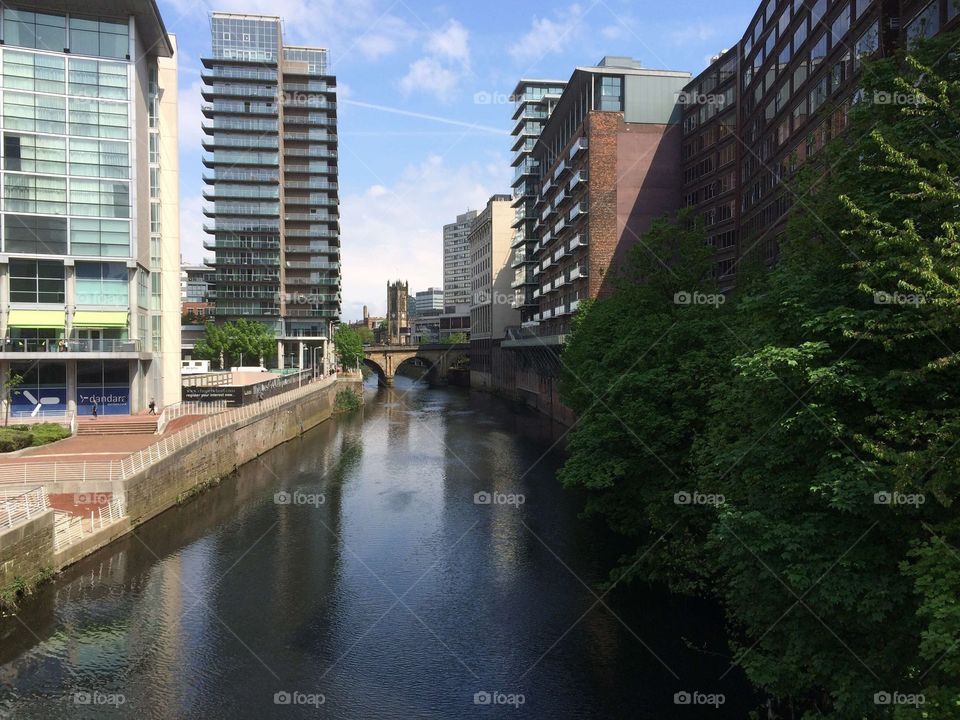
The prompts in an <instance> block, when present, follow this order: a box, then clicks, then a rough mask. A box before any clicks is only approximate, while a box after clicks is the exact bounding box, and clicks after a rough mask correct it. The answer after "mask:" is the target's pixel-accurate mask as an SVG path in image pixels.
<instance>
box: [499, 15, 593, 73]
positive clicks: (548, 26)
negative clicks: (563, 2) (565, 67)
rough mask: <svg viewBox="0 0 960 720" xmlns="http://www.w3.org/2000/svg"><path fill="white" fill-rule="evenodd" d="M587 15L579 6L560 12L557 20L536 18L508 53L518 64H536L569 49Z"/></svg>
mask: <svg viewBox="0 0 960 720" xmlns="http://www.w3.org/2000/svg"><path fill="white" fill-rule="evenodd" d="M585 15H586V13H585V12H584V10H583V8H582V7H580V6H579V5H571V6H570V7H569V8H567V9H566V10H562V11H560V12H559V13H558V14H557V15H556V18H555V19H550V18H541V17H534V18H533V21H532V22H531V24H530V30H529V31H527V33H526V34H525V35H523V37H521V38H520V39H519V40H518V41H517V42H516V43H514V44H513V45H511V46H510V48H509V50H508V51H507V52H509V53H510V56H511V57H512V58H513V59H514V60H516V61H518V62H532V63H533V64H536V63H537V62H539V61H540V60H541V59H543V58H544V57H545V56H547V55H550V54H551V53H557V52H560V51H562V50H564V49H569V47H570V41H571V39H572V38H573V36H574V34H575V33H576V31H577V30H578V28H579V26H580V25H581V23H582V21H583V18H584V16H585Z"/></svg>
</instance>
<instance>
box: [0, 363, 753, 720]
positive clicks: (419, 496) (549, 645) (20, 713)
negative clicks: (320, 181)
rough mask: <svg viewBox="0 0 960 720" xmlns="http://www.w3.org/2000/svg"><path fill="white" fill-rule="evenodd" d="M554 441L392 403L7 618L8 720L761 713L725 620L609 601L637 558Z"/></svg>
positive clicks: (522, 425) (645, 602)
mask: <svg viewBox="0 0 960 720" xmlns="http://www.w3.org/2000/svg"><path fill="white" fill-rule="evenodd" d="M548 430H549V429H548V428H544V427H543V421H542V420H540V419H538V418H537V417H535V416H518V415H514V414H512V413H511V412H509V411H508V410H507V409H506V408H505V407H504V406H503V405H502V404H500V403H499V402H498V401H496V400H491V399H488V398H485V397H483V396H480V395H477V394H472V395H471V394H467V393H466V392H462V391H456V390H445V389H430V388H427V387H424V386H422V385H419V384H413V383H411V382H410V381H409V380H406V379H403V378H398V380H397V386H396V387H395V388H392V389H382V390H373V389H368V390H367V405H366V407H365V409H364V410H363V411H362V412H358V413H356V414H355V415H354V416H351V417H347V418H340V419H337V420H335V421H332V422H328V423H325V424H324V425H322V426H321V427H318V428H316V429H315V430H313V431H311V432H309V433H307V434H306V435H304V436H303V437H301V438H299V439H297V440H294V441H292V442H290V443H288V444H286V445H284V446H283V447H280V448H277V449H276V450H274V451H272V452H270V453H268V454H267V455H265V456H263V458H261V460H259V461H255V462H252V463H250V464H249V465H247V466H245V467H244V468H242V469H241V471H240V472H239V473H238V474H237V475H236V476H235V477H232V478H229V479H228V480H225V481H224V482H223V483H222V484H221V485H220V486H219V487H217V488H215V489H213V490H211V491H210V492H207V493H205V494H204V495H202V496H200V497H198V498H196V499H195V500H194V501H192V502H190V503H189V504H187V505H185V506H183V507H180V508H176V509H174V510H171V511H170V512H167V513H165V514H164V515H162V516H161V517H159V518H157V519H156V520H154V521H152V522H150V523H148V524H147V525H145V526H143V527H141V528H139V529H138V530H137V532H136V533H135V534H134V535H132V536H130V537H127V538H124V539H122V540H121V541H119V542H117V543H115V544H113V545H111V546H110V547H109V548H106V549H104V550H102V551H100V552H99V553H97V554H96V555H94V556H92V557H90V558H87V559H86V560H84V561H82V562H81V563H79V564H77V565H76V566H74V567H72V568H69V569H68V570H67V571H66V572H64V573H63V575H62V576H61V577H60V578H58V579H57V580H56V581H55V582H54V583H51V584H48V585H47V586H45V587H43V588H42V589H41V590H40V591H38V593H37V594H36V595H34V596H33V597H32V598H30V599H28V601H27V602H26V603H25V604H24V607H23V609H22V610H21V612H20V613H19V614H18V615H17V616H16V617H8V618H5V619H3V620H2V621H0V718H16V719H17V720H19V719H21V718H23V719H30V718H43V719H44V720H48V719H56V718H100V717H104V718H110V717H115V718H136V719H137V720H147V719H149V718H157V719H161V718H162V719H164V720H166V719H167V718H203V719H210V720H216V719H219V718H223V719H224V720H234V719H236V718H274V717H277V718H287V717H289V718H301V717H317V718H344V719H346V718H350V719H353V718H358V719H367V718H370V719H372V720H380V719H383V720H386V719H388V718H389V719H393V718H397V719H401V718H468V717H505V718H658V719H660V718H664V719H670V718H699V717H703V718H745V717H746V715H747V710H748V708H750V707H752V706H753V699H752V697H751V696H750V694H749V692H748V691H747V690H746V689H745V686H744V682H743V679H742V676H741V675H740V674H739V673H738V672H733V673H730V674H729V675H728V676H727V677H726V678H725V679H724V680H723V681H721V680H719V678H720V676H721V675H722V674H723V673H724V672H725V671H726V669H727V667H728V662H727V660H725V659H724V657H725V654H726V649H725V646H724V643H723V633H722V628H721V627H720V623H719V615H718V613H717V612H716V610H715V609H714V608H711V607H710V606H709V605H707V604H704V603H701V602H698V601H693V600H689V599H685V598H679V597H675V596H671V595H669V594H667V593H665V592H664V591H662V590H659V589H651V588H642V587H631V588H627V589H620V588H617V589H615V590H614V591H613V592H612V593H611V594H609V595H606V596H603V595H602V591H597V590H595V588H596V586H597V584H598V583H599V582H601V581H602V580H603V579H604V577H605V575H606V571H607V569H608V567H609V565H610V563H611V562H612V561H613V559H614V557H615V554H614V550H613V549H612V548H611V547H610V543H609V539H608V538H607V537H606V535H605V533H604V532H602V530H601V529H599V528H598V527H596V526H595V525H592V524H589V523H586V522H584V521H582V520H580V519H579V518H578V512H579V510H580V508H581V506H582V499H581V498H579V497H577V496H575V495H573V494H570V493H568V492H565V491H564V490H563V489H562V488H561V487H560V486H559V483H558V482H557V480H556V472H557V469H558V467H559V465H560V463H561V462H562V456H561V455H560V453H559V451H557V450H553V451H550V446H551V444H552V441H551V439H550V437H549V432H547V431H548ZM284 492H286V493H290V494H291V495H289V496H288V495H282V494H281V495H278V494H279V493H284ZM483 492H488V493H492V492H496V493H500V494H501V495H499V496H498V499H499V500H501V501H517V502H518V501H519V497H517V496H518V495H520V494H522V495H523V496H524V498H523V500H524V502H523V504H521V505H517V504H489V505H485V504H477V503H476V502H475V494H476V493H483ZM297 493H298V494H297ZM286 500H291V501H290V502H288V503H284V501H286ZM594 592H595V593H596V595H595V594H594ZM598 597H601V598H602V602H598ZM691 646H693V647H698V648H702V650H701V651H694V650H691V649H689V648H690V647H691ZM680 690H687V691H691V692H692V691H699V692H702V693H718V692H719V693H724V694H725V696H726V697H725V703H724V704H723V705H722V706H721V707H719V708H713V707H709V706H704V705H699V706H683V705H677V704H675V702H674V693H676V692H678V691H680ZM278 693H280V694H279V695H278ZM283 693H287V694H286V695H285V694H283ZM478 693H481V694H480V695H477V694H478ZM483 693H490V695H484V694H483ZM521 696H522V697H521ZM288 699H289V700H290V704H282V703H283V701H285V700H288ZM488 699H489V700H491V702H490V704H483V701H484V700H488ZM521 700H522V704H520V701H521ZM278 701H279V703H281V704H278ZM478 702H479V703H480V704H478Z"/></svg>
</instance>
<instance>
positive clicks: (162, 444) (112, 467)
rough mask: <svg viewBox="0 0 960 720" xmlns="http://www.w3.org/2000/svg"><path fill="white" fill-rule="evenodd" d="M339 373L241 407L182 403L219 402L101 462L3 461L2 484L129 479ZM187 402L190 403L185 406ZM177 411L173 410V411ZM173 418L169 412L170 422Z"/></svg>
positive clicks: (327, 382)
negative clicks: (134, 448)
mask: <svg viewBox="0 0 960 720" xmlns="http://www.w3.org/2000/svg"><path fill="white" fill-rule="evenodd" d="M336 379H337V375H336V373H333V374H331V375H328V376H327V377H321V378H318V379H317V380H315V381H313V382H305V383H304V384H303V385H302V386H301V387H297V388H293V389H291V390H288V391H286V392H283V393H279V394H277V395H272V396H271V397H268V398H264V399H263V400H261V401H259V402H255V403H251V404H249V405H243V406H241V407H237V408H230V409H224V408H225V403H223V402H220V403H217V404H214V403H195V404H194V403H180V404H179V405H180V407H181V408H183V409H182V410H181V411H179V412H180V413H181V414H200V413H199V412H196V413H193V412H190V411H191V410H193V409H195V408H199V407H201V406H203V405H216V407H214V408H211V414H207V415H206V417H205V418H204V419H203V420H199V421H197V422H194V423H191V424H189V425H187V426H186V427H184V428H182V429H180V430H178V431H176V432H174V433H171V434H170V435H168V436H167V437H165V438H163V439H162V440H160V441H159V442H156V443H154V444H152V445H149V446H147V447H146V448H144V449H143V450H140V451H139V452H136V453H133V454H132V455H128V456H127V457H125V458H123V459H122V460H109V461H99V462H87V461H82V462H80V461H72V462H71V461H66V462H51V463H46V462H23V461H21V462H17V463H6V464H4V463H0V485H3V484H6V485H12V484H22V485H24V486H27V485H36V484H37V482H38V481H39V482H88V481H89V482H97V481H115V480H126V479H127V478H130V477H132V476H133V475H136V474H137V473H139V472H142V471H143V470H144V469H145V468H148V467H150V466H151V465H154V464H156V463H158V462H160V461H162V460H164V459H165V458H167V457H169V456H170V455H172V454H173V453H175V452H177V451H179V450H181V449H182V448H184V447H186V446H187V445H190V444H191V443H193V442H195V441H196V440H198V439H200V438H201V437H203V436H204V435H207V434H209V433H212V432H216V431H217V430H221V429H223V428H225V427H228V426H230V425H233V424H236V423H240V422H243V421H244V420H248V419H250V418H252V417H256V416H259V415H262V414H266V415H269V414H271V413H272V412H273V411H274V410H276V409H277V408H279V407H282V406H283V405H285V404H287V403H288V402H290V401H292V400H296V399H297V398H299V397H302V396H305V395H309V394H311V393H312V392H314V391H315V390H316V389H317V387H318V385H319V386H321V387H325V386H329V385H332V384H333V383H334V382H336ZM184 406H186V407H184ZM172 414H173V413H172ZM171 419H173V418H172V417H170V416H168V418H167V423H169V421H170V420H171Z"/></svg>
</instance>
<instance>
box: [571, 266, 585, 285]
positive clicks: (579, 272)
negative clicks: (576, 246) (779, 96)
mask: <svg viewBox="0 0 960 720" xmlns="http://www.w3.org/2000/svg"><path fill="white" fill-rule="evenodd" d="M585 277H587V266H586V265H577V267H575V268H573V270H571V271H570V274H569V278H570V280H571V281H572V280H578V279H580V278H585Z"/></svg>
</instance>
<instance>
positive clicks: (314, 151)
mask: <svg viewBox="0 0 960 720" xmlns="http://www.w3.org/2000/svg"><path fill="white" fill-rule="evenodd" d="M283 154H284V156H285V157H315V158H335V157H336V156H337V151H336V150H331V149H330V148H320V147H318V148H290V147H285V148H283Z"/></svg>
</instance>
